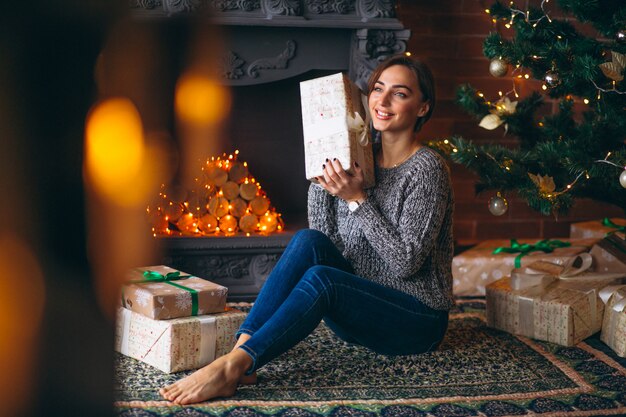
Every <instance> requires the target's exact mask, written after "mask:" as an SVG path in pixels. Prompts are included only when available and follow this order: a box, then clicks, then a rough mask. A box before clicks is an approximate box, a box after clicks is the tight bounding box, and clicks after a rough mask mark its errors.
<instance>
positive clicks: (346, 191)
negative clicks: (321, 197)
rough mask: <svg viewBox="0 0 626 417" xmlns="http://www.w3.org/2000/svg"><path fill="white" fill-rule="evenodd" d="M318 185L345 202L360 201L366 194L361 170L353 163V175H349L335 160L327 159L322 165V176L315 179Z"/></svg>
mask: <svg viewBox="0 0 626 417" xmlns="http://www.w3.org/2000/svg"><path fill="white" fill-rule="evenodd" d="M317 180H318V181H319V183H320V185H321V186H322V187H323V188H324V189H325V190H326V191H328V192H329V193H330V194H332V195H335V196H337V197H339V198H341V199H343V200H346V201H354V200H358V201H362V200H364V199H365V197H366V194H365V191H364V190H363V181H364V179H363V169H361V167H359V165H358V164H357V163H356V162H355V163H354V174H349V173H348V172H346V171H345V170H344V169H343V167H342V166H341V162H339V160H337V159H333V160H332V161H331V160H329V159H327V160H326V164H324V176H323V177H317Z"/></svg>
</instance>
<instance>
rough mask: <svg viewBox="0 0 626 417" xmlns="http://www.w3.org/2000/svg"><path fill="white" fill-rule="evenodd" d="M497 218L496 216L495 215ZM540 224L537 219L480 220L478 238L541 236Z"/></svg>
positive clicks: (477, 231)
mask: <svg viewBox="0 0 626 417" xmlns="http://www.w3.org/2000/svg"><path fill="white" fill-rule="evenodd" d="M494 219H495V216H494ZM540 236H541V227H540V224H539V223H538V222H536V221H521V222H520V221H517V222H516V221H507V222H502V221H498V220H492V221H480V222H478V224H477V225H476V237H477V238H478V239H523V238H532V239H534V238H539V237H540Z"/></svg>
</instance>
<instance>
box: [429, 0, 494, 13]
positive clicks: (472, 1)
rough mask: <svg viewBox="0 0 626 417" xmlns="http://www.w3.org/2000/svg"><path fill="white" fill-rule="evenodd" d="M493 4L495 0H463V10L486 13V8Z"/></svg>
mask: <svg viewBox="0 0 626 417" xmlns="http://www.w3.org/2000/svg"><path fill="white" fill-rule="evenodd" d="M434 3H436V2H434ZM459 3H460V2H459ZM492 4H493V0H463V11H464V12H469V13H485V9H488V8H489V7H491V5H492Z"/></svg>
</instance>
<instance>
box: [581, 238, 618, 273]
mask: <svg viewBox="0 0 626 417" xmlns="http://www.w3.org/2000/svg"><path fill="white" fill-rule="evenodd" d="M589 253H590V254H591V256H592V257H593V260H594V265H595V270H596V271H598V272H626V240H625V239H624V234H623V233H621V232H617V233H612V234H609V235H608V236H607V237H605V238H604V239H602V240H600V241H599V242H598V243H596V244H595V245H593V248H591V251H589Z"/></svg>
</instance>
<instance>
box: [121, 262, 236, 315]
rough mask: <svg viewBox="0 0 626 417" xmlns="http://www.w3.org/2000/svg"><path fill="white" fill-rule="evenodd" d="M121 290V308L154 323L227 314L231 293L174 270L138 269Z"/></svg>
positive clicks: (132, 271) (158, 266)
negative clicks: (179, 318) (148, 318)
mask: <svg viewBox="0 0 626 417" xmlns="http://www.w3.org/2000/svg"><path fill="white" fill-rule="evenodd" d="M126 280H127V282H128V284H126V285H124V286H122V306H123V307H126V308H128V309H129V310H132V311H135V312H137V313H140V314H143V315H144V316H146V317H150V318H152V319H159V320H166V319H173V318H177V317H188V316H197V315H203V314H209V313H218V312H221V311H224V308H225V307H226V296H227V295H228V289H227V288H226V287H223V286H221V285H219V284H216V283H214V282H211V281H207V280H205V279H202V278H198V277H194V276H191V275H188V274H185V273H184V272H180V271H177V270H175V269H173V268H170V267H167V266H163V265H156V266H148V267H142V268H135V269H133V270H131V271H129V272H128V274H127V276H126Z"/></svg>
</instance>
